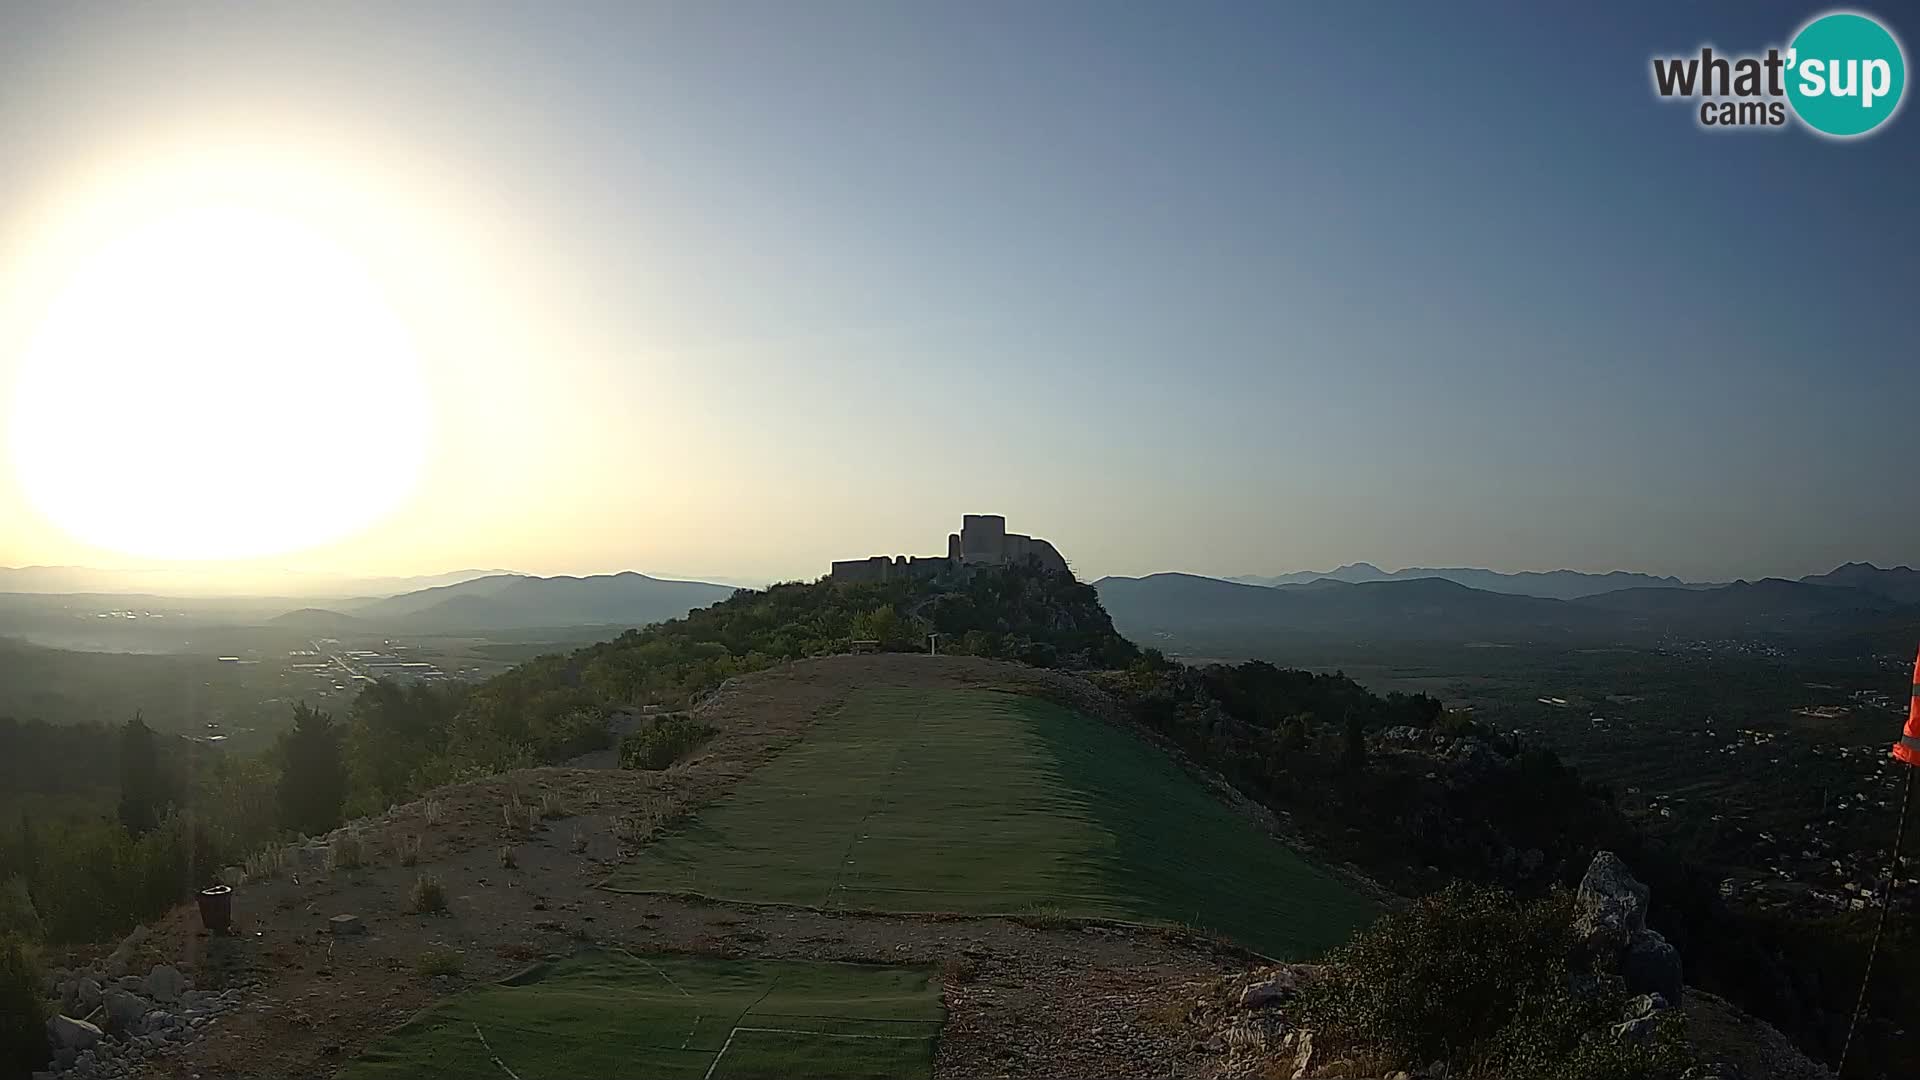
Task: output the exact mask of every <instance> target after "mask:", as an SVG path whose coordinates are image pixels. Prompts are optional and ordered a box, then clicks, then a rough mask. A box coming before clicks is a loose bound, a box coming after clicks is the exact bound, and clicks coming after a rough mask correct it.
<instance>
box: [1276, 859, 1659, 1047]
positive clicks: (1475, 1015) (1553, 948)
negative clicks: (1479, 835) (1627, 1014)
mask: <svg viewBox="0 0 1920 1080" xmlns="http://www.w3.org/2000/svg"><path fill="white" fill-rule="evenodd" d="M1572 924H1573V910H1572V903H1571V901H1570V900H1569V898H1568V896H1567V894H1566V893H1564V892H1555V893H1554V894H1552V895H1551V896H1549V897H1547V898H1545V899H1541V900H1534V901H1527V902H1523V901H1519V900H1517V899H1515V898H1514V897H1513V896H1512V895H1511V894H1509V893H1506V892H1504V891H1501V890H1499V889H1490V888H1479V887H1474V886H1467V885H1455V886H1451V887H1449V888H1447V889H1445V890H1444V891H1442V892H1439V893H1436V894H1434V895H1432V896H1429V897H1426V898H1425V899H1422V900H1419V901H1417V902H1415V903H1414V904H1413V905H1412V906H1411V907H1409V908H1408V909H1407V910H1405V911H1402V912H1396V913H1394V914H1390V915H1387V916H1385V917H1383V918H1382V919H1381V920H1380V921H1379V922H1378V923H1376V924H1375V925H1374V926H1373V927H1371V928H1369V929H1367V930H1365V931H1362V932H1361V933H1359V934H1357V935H1355V936H1354V938H1353V940H1352V941H1350V942H1349V943H1348V944H1347V945H1345V946H1343V947H1342V948H1341V949H1339V950H1337V951H1336V952H1335V953H1334V954H1333V955H1332V956H1330V957H1329V958H1328V966H1327V969H1326V970H1327V973H1328V974H1327V977H1326V978H1324V979H1322V980H1321V981H1320V982H1318V983H1317V984H1315V985H1314V986H1313V987H1312V988H1311V989H1310V990H1309V991H1308V993H1307V996H1306V1000H1305V1003H1304V1008H1305V1011H1306V1014H1307V1016H1308V1018H1309V1021H1310V1023H1311V1024H1312V1025H1313V1026H1314V1028H1315V1030H1316V1031H1319V1032H1324V1033H1325V1037H1326V1039H1327V1040H1328V1041H1329V1042H1330V1043H1332V1044H1334V1045H1337V1046H1344V1047H1351V1048H1354V1049H1357V1050H1363V1051H1365V1052H1369V1053H1372V1054H1376V1055H1384V1056H1387V1057H1389V1058H1392V1059H1393V1060H1395V1061H1397V1062H1398V1063H1400V1064H1401V1065H1403V1066H1406V1067H1409V1068H1417V1067H1420V1066H1423V1065H1426V1064H1430V1063H1432V1062H1435V1061H1444V1062H1446V1063H1447V1064H1448V1065H1450V1066H1451V1067H1452V1068H1453V1069H1454V1070H1456V1071H1461V1070H1464V1071H1466V1072H1468V1073H1469V1074H1473V1075H1482V1074H1484V1075H1494V1076H1499V1077H1501V1078H1502V1080H1665V1078H1669V1077H1677V1076H1678V1075H1679V1074H1680V1072H1681V1071H1683V1070H1684V1069H1685V1068H1686V1067H1687V1065H1688V1064H1689V1062H1688V1060H1687V1054H1686V1053H1685V1050H1684V1044H1683V1042H1682V1040H1681V1039H1680V1037H1679V1031H1678V1025H1679V1019H1678V1016H1677V1014H1668V1015H1669V1016H1670V1017H1671V1019H1663V1020H1662V1021H1661V1022H1660V1025H1659V1027H1660V1030H1659V1033H1658V1034H1657V1035H1656V1036H1655V1037H1654V1038H1653V1039H1652V1040H1650V1041H1648V1042H1646V1043H1644V1044H1633V1043H1627V1042H1623V1041H1621V1040H1619V1039H1617V1038H1616V1037H1614V1035H1613V1033H1612V1031H1611V1029H1610V1025H1611V1024H1612V1023H1614V1022H1616V1021H1618V1020H1619V1019H1620V1017H1621V1012H1622V1009H1623V1007H1624V1006H1625V1004H1626V1002H1627V999H1628V994H1627V992H1626V990H1625V989H1624V987H1623V986H1622V984H1621V982H1620V980H1619V979H1618V978H1617V977H1616V976H1615V975H1614V974H1613V973H1612V972H1609V971H1593V970H1587V969H1586V968H1585V965H1584V964H1583V963H1582V962H1581V960H1580V953H1579V950H1578V948H1577V945H1576V940H1575V937H1574V934H1573V927H1572Z"/></svg>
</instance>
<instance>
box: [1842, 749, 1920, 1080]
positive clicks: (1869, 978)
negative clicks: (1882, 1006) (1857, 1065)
mask: <svg viewBox="0 0 1920 1080" xmlns="http://www.w3.org/2000/svg"><path fill="white" fill-rule="evenodd" d="M1917 772H1920V769H1916V768H1908V769H1907V784H1906V787H1905V788H1903V789H1902V790H1901V795H1900V824H1899V826H1898V827H1897V828H1895V829H1894V830H1893V858H1892V861H1891V862H1890V863H1889V865H1888V869H1887V888H1886V891H1885V892H1884V893H1882V894H1881V897H1880V920H1879V922H1878V923H1877V924H1876V925H1875V926H1874V928H1873V944H1872V945H1871V946H1869V947H1868V948H1867V973H1866V974H1865V975H1862V976H1861V977H1860V1000H1859V1001H1856V1002H1855V1003H1854V1006H1853V1019H1852V1020H1851V1021H1849V1022H1848V1024H1847V1041H1846V1042H1844V1043H1842V1044H1841V1045H1840V1064H1839V1066H1838V1067H1836V1068H1835V1069H1834V1070H1833V1075H1834V1080H1841V1078H1843V1077H1845V1076H1846V1075H1847V1055H1848V1054H1849V1053H1851V1052H1852V1051H1853V1034H1854V1032H1855V1031H1857V1030H1859V1028H1860V1016H1861V1014H1862V1013H1864V1012H1866V1011H1867V988H1868V987H1870V986H1872V985H1873V961H1874V958H1875V957H1877V956H1879V955H1880V935H1882V934H1884V933H1886V932H1887V912H1889V911H1892V910H1893V889H1894V886H1896V885H1898V884H1899V883H1900V848H1901V845H1902V843H1903V842H1904V841H1905V840H1906V838H1907V812H1908V811H1909V810H1910V809H1912V807H1913V775H1914V773H1917Z"/></svg>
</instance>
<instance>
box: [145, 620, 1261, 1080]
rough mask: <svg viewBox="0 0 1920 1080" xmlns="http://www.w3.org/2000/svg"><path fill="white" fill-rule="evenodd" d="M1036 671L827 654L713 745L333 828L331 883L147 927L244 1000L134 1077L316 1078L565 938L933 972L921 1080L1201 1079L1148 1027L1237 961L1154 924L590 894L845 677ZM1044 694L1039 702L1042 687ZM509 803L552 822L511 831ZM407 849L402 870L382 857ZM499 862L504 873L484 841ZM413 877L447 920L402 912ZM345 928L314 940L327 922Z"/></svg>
mask: <svg viewBox="0 0 1920 1080" xmlns="http://www.w3.org/2000/svg"><path fill="white" fill-rule="evenodd" d="M1048 678H1050V677H1049V676H1047V674H1046V673H1044V672H1037V671H1034V670H1033V669H1030V668H1024V667H1019V666H1016V665H1010V664H1000V663H996V662H992V661H984V660H978V659H973V658H964V657H940V658H931V657H919V656H862V657H836V658H832V659H827V660H818V661H808V662H804V663H800V664H795V665H790V666H788V667H786V668H782V669H779V670H776V671H770V672H764V673H760V674H757V675H754V676H749V677H746V678H742V679H739V680H735V681H733V682H732V683H730V684H729V685H728V686H727V687H726V688H724V689H723V690H722V691H721V692H720V694H719V695H717V697H716V698H715V699H714V700H713V701H712V702H711V703H710V704H709V705H708V706H707V707H706V708H704V709H703V710H702V717H703V719H705V720H707V722H709V723H712V724H714V725H715V726H716V727H717V728H718V729H719V732H718V734H717V735H716V736H715V738H714V739H713V740H712V741H711V742H710V743H709V744H708V745H707V747H706V748H705V749H704V750H703V752H702V753H701V754H700V755H699V756H698V757H697V758H696V759H694V760H692V761H690V762H688V763H685V764H683V765H680V766H676V767H675V768H673V769H671V770H667V771H666V772H663V773H658V774H645V773H635V772H625V771H620V770H611V771H609V770H603V769H579V768H555V769H533V770H525V771H522V772H517V773H513V774H508V775H506V776H499V777H492V778H489V779H486V780H482V781H477V782H474V783H470V784H465V785H460V786H457V787H454V788H448V789H444V790H442V791H440V792H437V793H436V794H435V795H434V797H433V798H431V799H426V800H421V801H420V802H416V803H413V804H409V805H408V806H404V807H399V808H396V809H395V810H393V811H390V812H389V813H388V814H387V815H384V816H382V817H380V818H374V819H368V820H366V821H364V822H361V823H358V825H357V826H356V827H355V828H354V829H353V830H352V831H353V832H354V834H355V836H356V837H357V838H358V839H359V840H360V842H361V845H362V846H363V847H364V849H365V851H366V856H365V865H363V866H361V867H359V868H355V869H344V868H340V869H331V870H330V869H327V868H325V867H324V866H323V865H316V864H317V863H319V862H321V861H322V859H321V853H320V852H318V851H317V849H316V850H313V851H310V852H307V853H303V854H302V855H301V857H300V858H299V859H297V860H295V862H294V863H293V864H292V865H289V866H288V867H287V868H286V870H285V871H283V872H282V873H281V874H280V875H279V876H278V878H277V879H275V880H270V881H261V882H254V883H250V884H248V885H245V886H243V887H242V888H241V889H240V890H239V891H238V893H237V895H236V903H235V922H236V933H235V934H233V935H232V936H230V937H220V938H213V937H208V936H206V935H205V934H204V933H203V932H201V931H200V930H199V927H198V920H197V917H196V916H195V915H194V914H193V913H192V911H191V909H186V908H183V909H180V910H177V911H176V912H174V913H173V914H172V915H171V916H170V917H169V918H167V919H165V920H163V921H162V922H161V923H160V924H158V925H156V926H155V927H154V932H153V934H152V936H151V937H150V939H149V941H148V943H147V945H146V946H145V953H146V955H148V956H151V957H153V958H157V959H164V960H166V961H168V962H174V963H179V964H181V965H182V966H183V967H185V968H186V969H187V970H188V972H189V974H190V975H191V976H192V977H193V978H194V979H195V981H196V983H197V984H198V985H199V986H201V987H210V988H213V989H225V988H228V987H242V988H244V994H243V996H244V999H245V1000H246V1002H247V1005H246V1007H245V1008H243V1009H242V1010H240V1011H239V1012H237V1013H235V1014H233V1015H230V1016H227V1017H223V1018H221V1019H220V1020H219V1021H217V1026H216V1027H215V1028H214V1030H213V1033H212V1034H210V1035H208V1036H207V1037H206V1038H204V1039H202V1040H200V1041H199V1042H197V1043H195V1044H193V1045H192V1046H190V1047H188V1048H186V1049H184V1050H182V1051H181V1052H180V1053H179V1054H178V1055H177V1056H174V1057H171V1058H169V1059H166V1060H165V1061H164V1062H162V1063H160V1064H159V1066H158V1067H154V1066H149V1067H148V1069H147V1071H146V1072H145V1073H144V1075H171V1076H176V1077H181V1078H183V1080H185V1078H189V1077H196V1076H197V1077H201V1078H203V1080H213V1078H223V1077H275V1078H281V1077H307V1076H326V1075H330V1074H331V1073H333V1072H334V1071H336V1070H337V1069H338V1068H339V1067H340V1066H341V1065H342V1064H344V1063H345V1062H346V1061H347V1060H349V1059H350V1058H351V1057H352V1056H353V1055H355V1054H357V1053H359V1052H360V1051H361V1050H363V1049H364V1048H365V1047H366V1046H367V1045H368V1044H369V1043H371V1042H372V1041H373V1040H374V1039H376V1038H378V1037H379V1036H380V1035H381V1034H382V1033H384V1032H386V1031H388V1030H390V1029H391V1028H393V1027H394V1026H396V1025H397V1024H399V1023H401V1022H402V1021H404V1020H406V1019H407V1018H408V1017H409V1016H411V1015H412V1014H413V1013H415V1012H416V1011H418V1010H419V1009H421V1008H423V1007H425V1006H426V1005H428V1004H430V1003H431V1002H432V1001H433V1000H434V999H435V998H437V997H440V996H443V995H446V994H450V993H454V992H457V991H459V990H461V989H463V988H465V987H467V986H469V985H472V984H474V983H476V982H481V981H489V980H496V979H500V978H503V977H505V976H507V975H509V974H511V973H512V972H514V971H516V970H518V969H520V968H522V967H524V966H525V965H526V964H527V963H529V962H530V961H533V960H537V959H540V958H542V957H548V956H561V955H565V954H567V953H569V952H570V951H572V950H574V949H575V948H577V947H579V946H580V945H582V944H583V943H589V942H591V943H598V944H602V945H608V946H616V947H620V948H625V949H628V950H630V951H633V952H646V951H688V952H696V953H711V954H718V955H728V956H761V957H769V958H780V959H819V960H860V961H869V962H872V961H886V962H895V963H916V964H932V965H937V966H940V967H941V968H942V970H943V980H942V981H943V989H944V993H945V997H946V1002H947V1006H948V1009H949V1013H950V1016H949V1021H948V1024H947V1027H946V1030H945V1033H944V1034H943V1036H942V1038H941V1043H940V1053H939V1059H938V1062H937V1065H936V1073H937V1075H938V1076H941V1077H1002V1076H1004V1077H1029V1076H1031V1077H1057V1076H1087V1077H1093V1076H1119V1075H1125V1076H1173V1077H1186V1076H1200V1075H1203V1072H1204V1069H1205V1063H1206V1061H1207V1057H1206V1055H1205V1054H1204V1052H1202V1051H1201V1050H1199V1049H1198V1048H1197V1047H1195V1046H1193V1045H1192V1036H1191V1035H1190V1034H1187V1033H1185V1032H1183V1031H1182V1030H1181V1029H1180V1028H1179V1027H1178V1026H1177V1025H1175V1024H1172V1023H1168V1022H1166V1021H1165V1020H1164V1019H1162V1017H1163V1016H1164V1015H1165V1014H1166V1013H1167V1006H1168V1004H1169V1003H1171V1002H1174V1001H1187V1000H1191V999H1192V997H1193V992H1192V987H1194V986H1195V985H1197V984H1198V983H1199V982H1201V981H1203V980H1205V979H1208V978H1211V977H1214V976H1217V975H1220V974H1224V973H1227V972H1230V971H1234V970H1239V969H1241V968H1244V967H1245V966H1246V963H1247V961H1246V958H1245V956H1244V955H1243V954H1239V953H1237V952H1228V951H1222V950H1220V949H1218V948H1216V947H1215V946H1214V945H1212V944H1210V943H1207V942H1204V941H1200V940H1196V939H1191V938H1186V937H1183V936H1179V935H1174V934H1169V933H1165V932H1160V931H1152V930H1138V929H1127V928H1118V927H1087V926H1080V925H1068V924H1061V923H1047V924H1038V925H1029V924H1026V923H1023V922H1018V921H1014V920H1009V919H1004V918H984V919H954V918H932V919H928V918H896V917H885V916H864V915H849V914H839V913H826V912H817V911H812V910H807V909H799V908H785V907H754V906H748V905H733V904H709V903H695V902H689V901H686V900H683V899H676V898H673V897H667V896H655V895H645V896H636V895H620V894H613V893H609V892H605V891H603V890H600V889H598V888H596V885H597V883H599V882H600V881H602V880H604V878H605V877H606V875H607V874H608V872H609V871H610V870H611V869H612V868H613V867H614V866H615V865H616V864H617V860H619V859H620V858H621V857H622V851H623V848H626V847H629V846H630V843H629V842H628V841H625V840H623V839H622V838H621V837H620V836H618V835H616V834H617V832H618V829H617V825H618V823H619V822H620V820H621V819H622V818H623V817H629V816H631V815H632V814H633V813H634V812H635V811H636V809H637V808H640V807H644V806H646V805H648V804H649V803H650V802H652V803H657V802H658V801H659V800H661V799H663V798H669V797H670V798H672V799H675V800H679V801H680V802H681V803H682V804H684V805H686V806H698V805H699V804H701V803H703V802H706V801H708V800H710V799H712V798H713V797H715V796H716V795H718V794H720V793H721V792H723V791H725V790H726V789H727V787H729V786H730V785H732V784H734V783H736V782H738V781H739V780H740V779H741V778H742V777H744V776H745V775H747V774H748V773H749V772H751V771H752V770H753V769H754V768H756V767H757V766H758V765H760V764H761V763H763V762H765V761H767V760H769V759H770V758H771V757H772V756H773V755H775V754H777V753H778V752H779V751H780V750H781V749H782V748H784V747H786V746H789V745H791V744H792V743H793V742H794V741H795V740H797V739H801V738H804V737H805V735H806V732H807V729H808V727H809V726H810V725H811V723H812V722H813V719H814V718H815V717H816V716H818V715H820V714H821V713H822V712H823V711H825V710H828V709H831V708H833V707H835V706H836V705H837V704H838V702H839V701H841V700H842V699H843V698H844V696H845V694H846V693H847V691H848V690H849V689H851V688H853V687H855V686H890V685H896V686H909V687H929V686H1006V687H1009V688H1020V689H1027V690H1032V691H1036V692H1037V691H1039V690H1041V689H1042V686H1041V684H1042V683H1044V682H1045V680H1046V679H1048ZM1053 689H1054V690H1056V691H1057V690H1058V689H1059V687H1057V686H1055V687H1053ZM516 803H517V804H518V805H520V806H522V807H526V806H540V805H542V804H545V805H546V806H547V807H548V809H549V810H551V811H553V812H554V813H555V814H556V816H554V817H551V818H548V819H547V820H543V821H541V822H540V823H539V824H538V825H537V826H535V827H534V828H532V829H531V830H529V829H527V828H526V826H525V824H524V819H523V820H522V821H521V823H520V824H517V825H510V824H509V823H508V817H509V813H510V811H511V808H513V807H514V806H515V805H516ZM416 843H417V844H418V845H419V856H418V865H417V866H406V865H402V858H401V854H400V853H401V851H402V850H403V848H406V847H410V846H411V845H413V844H416ZM503 848H506V849H510V851H511V853H512V863H513V865H512V866H511V867H508V866H506V865H504V860H503V857H502V849H503ZM421 874H430V875H433V876H435V877H437V878H438V879H439V880H440V881H441V882H442V883H443V884H444V887H445V892H446V897H447V903H446V910H445V911H444V912H438V913H432V914H414V913H411V912H410V911H409V906H410V893H411V892H412V890H413V887H414V884H415V882H416V879H417V878H418V877H419V876H420V875H421ZM340 914H352V915H357V916H359V918H360V919H361V921H362V924H363V926H364V932H363V933H361V934H358V935H353V936H342V937H336V936H333V935H331V934H329V933H327V930H326V927H327V920H328V919H329V918H330V917H332V916H335V915H340ZM433 948H443V949H452V950H455V951H457V952H458V953H460V954H461V956H462V958H463V961H464V963H463V967H462V970H461V972H460V974H459V975H457V976H448V975H440V976H425V975H422V974H419V973H418V972H417V971H416V967H415V965H416V962H417V961H418V960H419V958H420V957H421V955H422V954H423V953H425V952H427V951H428V950H429V949H433Z"/></svg>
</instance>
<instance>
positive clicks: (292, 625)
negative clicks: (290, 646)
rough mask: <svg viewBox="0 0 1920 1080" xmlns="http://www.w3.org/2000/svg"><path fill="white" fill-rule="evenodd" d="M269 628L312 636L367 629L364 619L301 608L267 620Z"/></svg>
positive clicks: (321, 609) (333, 612) (320, 609)
mask: <svg viewBox="0 0 1920 1080" xmlns="http://www.w3.org/2000/svg"><path fill="white" fill-rule="evenodd" d="M267 625H268V626H274V627H279V628H280V629H283V630H299V631H302V632H304V633H311V634H327V633H344V632H348V631H352V630H361V629H365V628H366V625H367V624H366V621H365V620H364V619H356V618H354V617H353V616H352V615H344V614H342V613H340V612H338V611H330V610H328V609H326V608H312V607H310V608H300V609H298V610H295V611H289V612H287V613H286V614H285V615H275V616H274V617H273V618H271V619H268V620H267Z"/></svg>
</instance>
